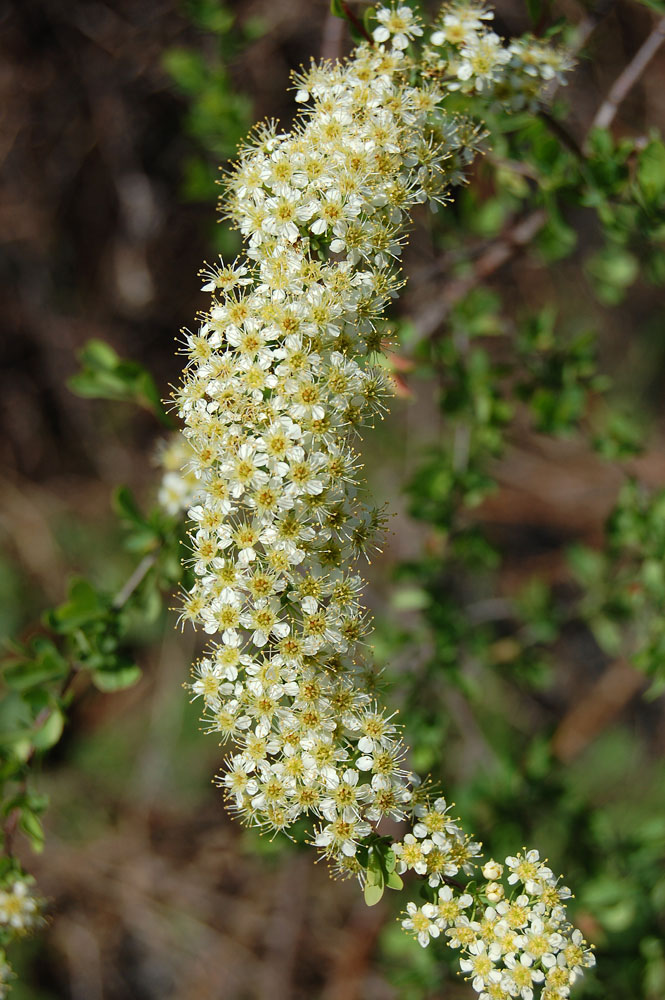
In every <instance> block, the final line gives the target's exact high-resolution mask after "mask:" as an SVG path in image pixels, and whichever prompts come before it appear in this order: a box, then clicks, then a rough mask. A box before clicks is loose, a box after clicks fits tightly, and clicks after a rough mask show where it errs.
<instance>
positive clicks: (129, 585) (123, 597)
mask: <svg viewBox="0 0 665 1000" xmlns="http://www.w3.org/2000/svg"><path fill="white" fill-rule="evenodd" d="M158 555H159V550H157V551H156V552H151V553H150V554H149V555H147V556H144V557H143V559H142V560H141V562H140V563H139V564H138V566H137V567H136V569H135V570H134V572H133V573H132V575H131V576H130V577H129V579H128V580H127V582H126V583H125V584H124V586H122V587H121V588H120V590H119V591H118V593H117V594H116V595H115V597H114V598H113V601H112V602H111V607H112V608H114V610H116V611H119V610H120V608H122V607H123V605H125V604H126V603H127V601H128V600H129V598H130V597H131V596H132V594H133V593H134V591H135V590H136V588H137V587H138V586H139V585H140V584H141V583H142V582H143V580H144V579H145V577H146V576H147V575H148V573H149V572H150V570H151V569H152V567H153V566H154V565H155V563H156V562H157V556H158Z"/></svg>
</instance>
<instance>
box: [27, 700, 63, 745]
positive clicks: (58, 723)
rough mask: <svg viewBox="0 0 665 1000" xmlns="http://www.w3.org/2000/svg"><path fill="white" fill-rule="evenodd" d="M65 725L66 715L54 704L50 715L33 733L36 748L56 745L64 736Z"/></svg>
mask: <svg viewBox="0 0 665 1000" xmlns="http://www.w3.org/2000/svg"><path fill="white" fill-rule="evenodd" d="M64 725H65V717H64V715H63V714H62V712H61V711H60V709H59V708H58V707H57V706H54V707H53V709H52V710H51V714H50V715H49V717H48V718H47V719H46V720H45V722H43V723H42V725H41V726H40V727H39V728H38V729H37V730H35V732H34V733H33V735H32V743H33V746H34V748H35V750H49V749H50V748H51V747H52V746H55V744H56V743H57V742H58V740H59V739H60V737H61V736H62V730H63V729H64Z"/></svg>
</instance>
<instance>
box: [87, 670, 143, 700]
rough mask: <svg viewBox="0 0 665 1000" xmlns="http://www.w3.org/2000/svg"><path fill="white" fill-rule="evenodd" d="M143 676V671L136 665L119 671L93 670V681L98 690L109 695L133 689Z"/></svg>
mask: <svg viewBox="0 0 665 1000" xmlns="http://www.w3.org/2000/svg"><path fill="white" fill-rule="evenodd" d="M141 676H142V670H141V668H140V667H138V666H137V665H136V664H135V663H132V664H128V665H126V666H122V667H120V668H119V669H115V670H113V669H104V670H93V672H92V681H93V684H94V685H95V687H96V688H98V689H99V690H100V691H104V692H105V693H107V694H109V693H111V692H113V691H123V690H124V689H125V688H128V687H132V686H133V685H134V684H136V683H137V682H138V681H139V680H140V679H141Z"/></svg>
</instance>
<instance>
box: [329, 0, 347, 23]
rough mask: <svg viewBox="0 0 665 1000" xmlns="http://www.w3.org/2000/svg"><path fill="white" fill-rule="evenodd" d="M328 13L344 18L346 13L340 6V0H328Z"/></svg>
mask: <svg viewBox="0 0 665 1000" xmlns="http://www.w3.org/2000/svg"><path fill="white" fill-rule="evenodd" d="M330 13H331V14H332V15H333V17H341V18H343V20H346V13H345V12H344V8H343V7H342V5H341V3H340V0H330Z"/></svg>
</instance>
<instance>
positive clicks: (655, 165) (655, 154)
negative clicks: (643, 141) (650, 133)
mask: <svg viewBox="0 0 665 1000" xmlns="http://www.w3.org/2000/svg"><path fill="white" fill-rule="evenodd" d="M637 183H638V184H639V186H640V187H641V188H642V191H643V192H644V195H645V197H646V198H647V199H648V200H649V201H657V200H658V199H660V198H661V197H662V195H663V193H664V192H665V146H664V145H663V143H662V142H660V141H658V140H653V141H652V142H650V143H649V145H648V146H647V147H646V148H645V149H644V150H643V151H642V153H641V154H640V159H639V162H638V164H637Z"/></svg>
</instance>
